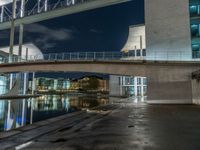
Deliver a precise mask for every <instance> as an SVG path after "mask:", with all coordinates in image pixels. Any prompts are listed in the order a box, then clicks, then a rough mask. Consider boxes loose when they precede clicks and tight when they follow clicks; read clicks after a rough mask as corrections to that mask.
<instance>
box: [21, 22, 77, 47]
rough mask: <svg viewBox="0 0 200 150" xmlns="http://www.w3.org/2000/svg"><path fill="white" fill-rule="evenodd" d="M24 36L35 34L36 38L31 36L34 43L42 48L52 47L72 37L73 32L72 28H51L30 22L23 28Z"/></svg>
mask: <svg viewBox="0 0 200 150" xmlns="http://www.w3.org/2000/svg"><path fill="white" fill-rule="evenodd" d="M25 32H26V33H27V35H26V36H29V35H30V34H36V35H37V36H38V37H37V38H36V39H34V38H32V39H33V40H34V42H35V44H37V45H39V46H40V47H41V48H43V49H47V48H52V47H55V46H56V43H57V42H59V41H68V40H71V39H73V38H74V36H73V34H74V33H75V31H74V30H72V29H65V28H61V29H52V28H48V27H46V26H44V25H40V24H31V25H29V26H28V27H27V28H25Z"/></svg>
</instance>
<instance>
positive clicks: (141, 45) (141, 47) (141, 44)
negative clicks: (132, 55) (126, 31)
mask: <svg viewBox="0 0 200 150" xmlns="http://www.w3.org/2000/svg"><path fill="white" fill-rule="evenodd" d="M142 49H143V43H142V36H140V56H142Z"/></svg>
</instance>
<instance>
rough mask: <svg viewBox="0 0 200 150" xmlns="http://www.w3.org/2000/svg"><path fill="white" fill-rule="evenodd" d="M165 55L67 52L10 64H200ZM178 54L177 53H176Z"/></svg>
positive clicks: (2, 60)
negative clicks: (93, 62) (136, 62)
mask: <svg viewBox="0 0 200 150" xmlns="http://www.w3.org/2000/svg"><path fill="white" fill-rule="evenodd" d="M163 53H165V54H166V55H158V54H157V53H155V55H152V56H151V57H149V56H146V55H145V54H144V53H137V52H135V51H129V52H127V53H124V52H68V53H49V54H43V55H29V56H22V57H19V56H16V55H15V56H13V58H12V62H10V63H17V62H31V61H88V60H89V61H91V60H94V61H95V60H100V61H104V60H105V61H112V60H113V61H116V60H117V61H118V60H120V61H121V60H123V61H134V60H142V61H156V62H159V61H162V62H200V59H185V58H186V55H187V54H184V53H181V52H180V55H179V57H173V56H171V55H168V52H162V54H163ZM176 53H178V52H176ZM7 63H9V59H8V57H0V64H7Z"/></svg>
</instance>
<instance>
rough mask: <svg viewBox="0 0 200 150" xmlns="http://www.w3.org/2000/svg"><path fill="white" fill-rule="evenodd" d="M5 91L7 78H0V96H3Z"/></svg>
mask: <svg viewBox="0 0 200 150" xmlns="http://www.w3.org/2000/svg"><path fill="white" fill-rule="evenodd" d="M6 91H7V78H6V77H5V76H0V95H1V94H5V93H6Z"/></svg>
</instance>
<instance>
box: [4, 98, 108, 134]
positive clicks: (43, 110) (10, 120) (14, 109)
mask: <svg viewBox="0 0 200 150" xmlns="http://www.w3.org/2000/svg"><path fill="white" fill-rule="evenodd" d="M108 102H109V100H108V99H107V98H98V97H94V96H89V95H87V96H81V95H74V96H72V95H71V96H70V95H44V96H41V97H38V98H29V99H18V100H0V132H3V131H9V130H11V129H15V128H19V127H22V126H25V125H28V124H32V123H34V122H38V121H41V120H45V119H49V118H53V117H56V116H60V115H64V114H67V113H71V112H75V111H78V110H81V109H88V108H92V107H95V106H98V105H100V104H106V103H108Z"/></svg>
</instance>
